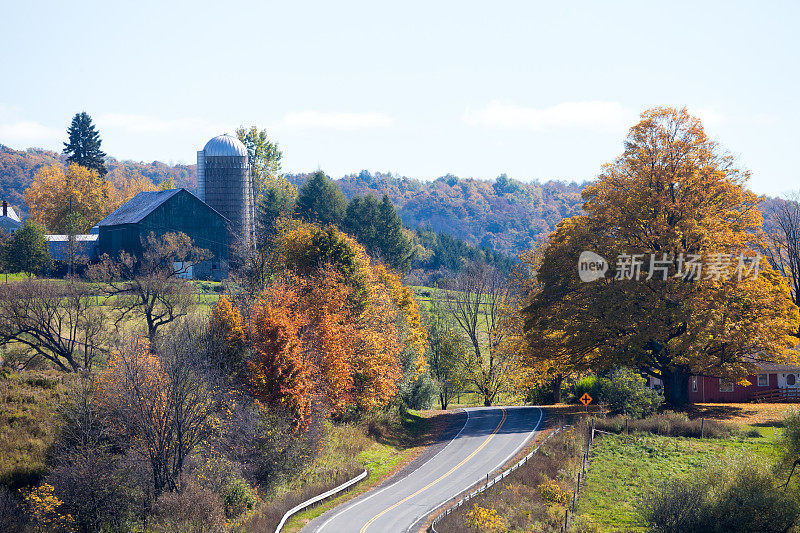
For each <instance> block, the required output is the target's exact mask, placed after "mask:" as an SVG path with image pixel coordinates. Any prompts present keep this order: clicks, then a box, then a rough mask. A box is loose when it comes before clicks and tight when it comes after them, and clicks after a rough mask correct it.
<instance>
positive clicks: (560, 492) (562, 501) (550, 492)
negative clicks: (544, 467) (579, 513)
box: [537, 479, 569, 505]
mask: <svg viewBox="0 0 800 533" xmlns="http://www.w3.org/2000/svg"><path fill="white" fill-rule="evenodd" d="M537 489H538V491H539V496H540V497H541V498H542V501H544V502H547V503H555V504H557V505H566V504H567V503H569V492H567V491H565V490H564V489H562V488H561V485H559V484H558V482H556V481H555V480H553V479H548V480H546V481H545V482H543V483H541V484H540V485H539V486H538V487H537Z"/></svg>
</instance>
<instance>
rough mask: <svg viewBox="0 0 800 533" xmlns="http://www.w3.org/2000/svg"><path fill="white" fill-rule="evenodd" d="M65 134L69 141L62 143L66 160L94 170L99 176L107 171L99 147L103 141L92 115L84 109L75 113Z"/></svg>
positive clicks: (103, 153)
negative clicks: (93, 122) (67, 135)
mask: <svg viewBox="0 0 800 533" xmlns="http://www.w3.org/2000/svg"><path fill="white" fill-rule="evenodd" d="M67 134H69V142H65V143H64V153H65V154H67V161H69V162H70V163H77V164H79V165H81V166H82V167H86V168H88V169H90V170H95V171H97V173H98V174H100V176H101V177H102V176H105V175H106V172H108V171H107V170H106V166H105V164H104V163H103V159H104V158H105V157H106V154H105V152H103V151H102V150H101V149H100V144H101V143H102V142H103V141H102V140H101V139H100V133H99V132H98V131H97V130H95V129H94V124H92V117H90V116H89V114H88V113H86V111H82V112H80V113H76V114H75V116H74V117H72V123H71V124H70V126H69V129H68V130H67Z"/></svg>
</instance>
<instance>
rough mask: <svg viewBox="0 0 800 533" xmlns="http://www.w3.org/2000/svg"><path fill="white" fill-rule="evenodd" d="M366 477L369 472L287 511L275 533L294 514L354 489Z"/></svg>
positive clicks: (277, 532) (364, 472)
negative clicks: (329, 497) (345, 490)
mask: <svg viewBox="0 0 800 533" xmlns="http://www.w3.org/2000/svg"><path fill="white" fill-rule="evenodd" d="M365 477H367V471H366V470H364V471H363V472H361V473H360V474H359V475H357V476H356V477H354V478H353V479H351V480H350V481H345V482H344V483H342V484H341V485H339V486H338V487H334V488H332V489H331V490H329V491H327V492H323V493H322V494H318V495H317V496H314V497H313V498H311V499H309V500H306V501H304V502H303V503H301V504H300V505H295V506H294V507H292V508H291V509H289V510H288V511H286V514H285V515H283V518H281V521H280V522H279V523H278V527H276V528H275V533H280V531H281V529H283V526H285V525H286V521H287V520H289V517H290V516H292V515H293V514H295V513H299V512H300V511H302V510H304V509H306V508H308V507H310V506H312V505H314V504H315V503H317V502H320V501H322V500H324V499H325V498H327V497H328V496H333V495H334V494H336V493H337V492H341V491H343V490H344V489H346V488H349V487H352V486H353V485H355V484H356V483H358V482H359V481H361V480H362V479H364V478H365Z"/></svg>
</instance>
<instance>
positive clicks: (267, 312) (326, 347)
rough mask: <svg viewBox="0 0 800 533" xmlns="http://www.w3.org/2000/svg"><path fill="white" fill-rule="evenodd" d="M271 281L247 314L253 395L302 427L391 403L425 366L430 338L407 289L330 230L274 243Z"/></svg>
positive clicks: (289, 229) (285, 231) (285, 232)
mask: <svg viewBox="0 0 800 533" xmlns="http://www.w3.org/2000/svg"><path fill="white" fill-rule="evenodd" d="M274 246H275V249H276V251H277V256H276V257H277V258H278V261H277V264H276V265H275V268H276V272H275V275H274V277H273V278H272V279H271V281H270V282H269V283H268V285H267V287H266V289H265V290H264V291H263V293H262V294H261V296H260V297H259V298H258V300H257V304H256V306H255V308H254V310H250V311H248V312H247V313H245V316H250V318H249V319H248V320H250V321H251V322H250V324H251V325H250V326H249V331H250V333H249V335H250V337H251V343H252V345H253V349H254V355H253V360H252V361H251V363H250V369H251V375H252V376H253V379H254V380H255V381H254V390H255V391H256V392H255V394H256V396H257V397H259V398H263V399H264V401H267V402H271V403H273V404H275V405H279V406H287V407H289V408H290V410H291V411H292V412H293V413H294V416H295V419H296V420H297V421H298V427H302V423H303V421H304V420H306V419H307V418H308V415H309V413H310V412H311V410H312V407H313V405H317V406H318V408H319V409H321V410H322V411H323V412H327V413H331V414H334V415H341V414H344V413H345V412H346V411H348V410H356V411H362V412H363V411H371V410H374V409H376V408H379V407H382V406H385V405H387V404H388V403H389V402H390V401H391V400H392V399H393V398H394V397H395V395H396V394H397V390H398V383H399V382H400V379H401V378H402V364H401V360H403V358H405V357H408V359H409V361H411V365H410V366H411V367H412V368H413V372H414V373H415V374H417V373H418V372H419V370H420V369H423V368H424V366H425V359H424V350H425V343H426V337H425V331H424V329H423V328H422V326H421V323H420V318H419V310H418V309H417V307H416V303H415V302H414V300H413V297H412V295H411V293H410V291H409V290H408V289H407V288H405V287H402V285H401V284H400V281H399V278H397V276H396V275H395V274H393V273H392V272H390V271H388V270H386V269H385V267H383V266H382V265H380V264H376V265H373V264H372V263H371V262H370V260H369V257H368V256H367V255H366V253H365V252H364V249H363V248H362V247H361V246H359V245H358V244H357V243H356V242H355V241H354V240H353V239H352V238H350V237H348V236H346V235H345V234H343V233H341V232H339V231H338V230H336V229H335V228H333V227H330V226H329V227H327V228H320V227H319V226H316V225H313V224H307V223H302V222H295V223H293V224H289V225H287V226H285V227H282V229H281V231H280V233H279V234H278V235H277V236H276V238H275V243H274Z"/></svg>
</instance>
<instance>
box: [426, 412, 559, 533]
mask: <svg viewBox="0 0 800 533" xmlns="http://www.w3.org/2000/svg"><path fill="white" fill-rule="evenodd" d="M567 427H569V426H561V427H560V428H558V429H556V430H555V431H553V432H552V433H550V434H549V435H547V437H545V439H544V440H543V441H542V442H540V443H539V445H538V446H536V447H535V448H534V449H533V450H531V452H530V453H529V454H528V455H526V456H525V457H523V458H522V459H520V460H519V461H518V462H517V463H516V464H514V465H513V466H511V467H510V468H507V469H506V470H504V471H502V472H501V473H500V474H498V475H497V476H496V477H494V478H492V479H489V475H490V474H486V482H485V483H484V484H483V486H479V487H478V488H477V489H475V490H474V491H472V492H470V493H469V494H467V495H466V496H464V497H463V498H461V499H460V500H458V501H457V502H456V503H455V504H453V505H451V506H450V507H448V508H447V509H446V510H445V511H444V512H443V513H441V514H440V515H439V516H437V517H436V518H434V519H433V522H431V525H430V528H429V529H428V530H429V531H431V532H432V533H437V531H436V524H437V523H438V522H439V521H441V520H442V519H443V518H444V517H446V516H447V515H449V514H450V513H451V512H453V511H455V510H456V509H458V508H460V507H461V506H462V505H466V503H467V502H468V501H470V500H471V499H473V498H475V497H476V496H478V495H480V494H481V493H483V492H484V491H485V490H487V489H488V488H490V487H493V486H495V485H496V484H497V483H498V482H500V481H502V480H503V479H505V478H506V477H507V476H509V475H511V473H512V472H514V471H516V470H517V469H519V468H521V467H523V466H525V465H526V464H527V463H528V459H530V458H531V457H533V456H534V454H536V452H538V451H539V448H541V447H542V446H543V445H544V443H545V442H547V441H548V440H549V439H550V438H551V437H553V436H554V435H556V434H558V433H560V432H561V431H563V430H564V428H567ZM458 496H459V495H456V496H455V497H454V498H453V499H452V500H450V501H453V500H455V499H456V498H458ZM443 505H447V504H446V503H445V504H443Z"/></svg>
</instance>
